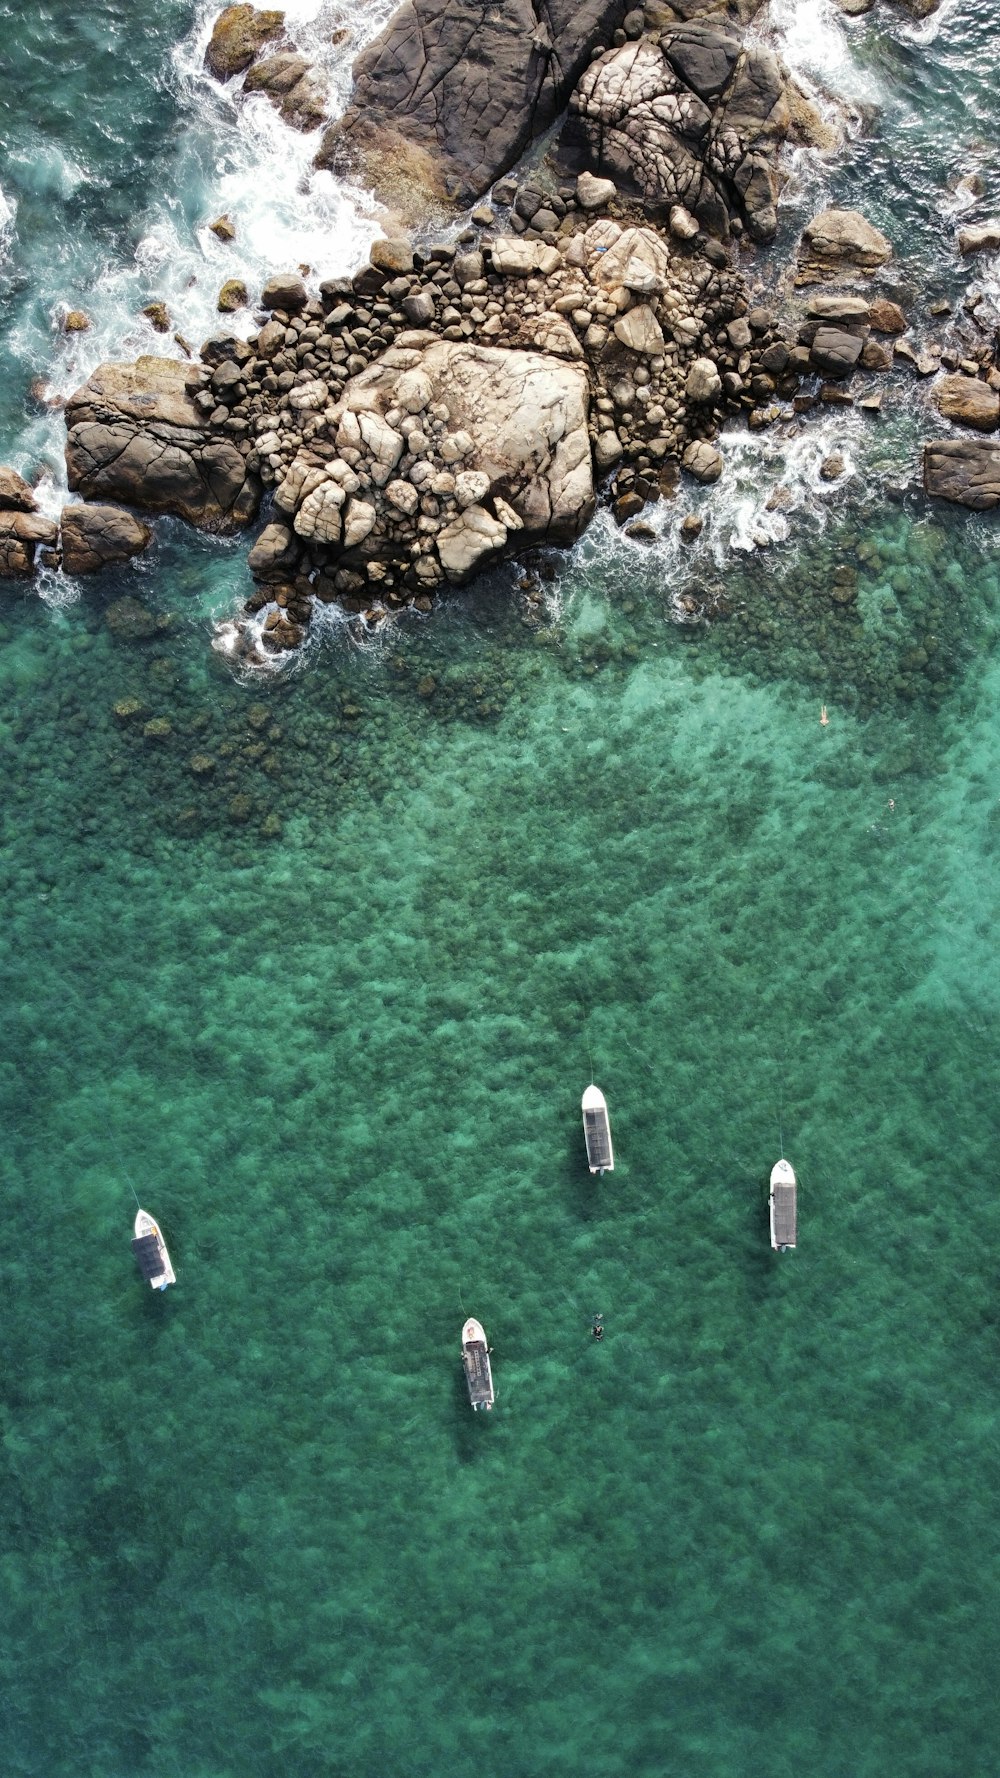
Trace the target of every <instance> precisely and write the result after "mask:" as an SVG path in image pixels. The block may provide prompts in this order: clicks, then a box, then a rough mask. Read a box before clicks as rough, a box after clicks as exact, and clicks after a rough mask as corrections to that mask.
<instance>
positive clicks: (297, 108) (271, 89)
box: [243, 51, 330, 130]
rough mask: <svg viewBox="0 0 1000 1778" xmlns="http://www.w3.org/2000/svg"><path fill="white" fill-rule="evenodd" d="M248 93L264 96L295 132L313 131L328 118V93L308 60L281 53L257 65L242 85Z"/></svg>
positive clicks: (293, 52) (317, 71)
mask: <svg viewBox="0 0 1000 1778" xmlns="http://www.w3.org/2000/svg"><path fill="white" fill-rule="evenodd" d="M243 90H244V92H246V93H264V94H265V95H266V97H267V98H269V99H270V100H271V103H272V104H273V105H274V106H276V108H277V109H278V110H279V111H280V112H281V115H282V117H283V118H284V120H285V122H286V123H287V124H290V125H291V126H292V128H293V129H295V130H313V129H315V128H316V126H317V124H319V123H321V122H322V120H323V118H324V117H325V116H326V109H327V105H328V102H329V96H330V95H329V89H328V87H327V84H326V81H325V79H324V78H323V75H322V74H321V73H320V71H319V70H318V69H317V68H314V67H313V66H312V64H311V62H310V61H309V60H308V58H307V57H306V56H302V55H299V54H297V53H296V52H295V51H279V52H278V53H277V54H276V55H270V56H264V57H262V58H261V60H260V61H259V62H255V63H254V65H253V67H252V68H251V69H250V70H249V72H248V74H247V76H246V79H245V80H244V82H243Z"/></svg>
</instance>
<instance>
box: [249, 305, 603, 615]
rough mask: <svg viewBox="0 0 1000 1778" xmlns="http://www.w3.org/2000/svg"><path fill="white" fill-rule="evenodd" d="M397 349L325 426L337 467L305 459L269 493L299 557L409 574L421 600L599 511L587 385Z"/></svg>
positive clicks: (430, 348)
mask: <svg viewBox="0 0 1000 1778" xmlns="http://www.w3.org/2000/svg"><path fill="white" fill-rule="evenodd" d="M417 337H418V339H420V337H421V336H417ZM405 342H406V336H405V335H404V336H403V340H402V342H401V344H400V346H398V347H395V348H392V349H390V350H389V351H388V352H386V353H384V354H383V356H382V357H381V358H380V360H379V361H378V363H377V364H375V365H373V366H372V367H371V369H369V370H367V371H364V372H362V374H361V375H360V376H357V377H352V378H351V380H350V381H349V382H348V383H347V385H346V387H345V389H344V392H343V395H342V397H341V400H340V401H339V402H338V403H337V405H336V406H335V407H334V408H333V409H331V410H330V412H329V414H328V415H327V416H326V425H325V428H324V431H325V433H326V435H327V436H329V437H330V438H331V439H332V440H333V443H334V445H335V448H336V451H337V453H338V454H337V455H336V456H334V457H333V458H332V459H327V460H326V461H325V462H317V461H316V460H315V453H314V452H313V451H311V450H310V449H309V448H308V447H305V448H304V449H303V450H302V452H301V453H300V454H299V455H297V456H296V457H295V458H294V459H293V461H292V463H291V465H290V467H289V469H288V471H287V473H286V474H285V475H284V477H283V479H282V481H281V482H280V483H279V485H278V486H277V488H276V489H275V494H274V503H275V506H276V507H277V508H278V511H279V512H281V513H283V514H285V515H286V516H287V517H288V519H289V520H290V521H291V526H292V529H293V531H294V532H295V534H296V535H297V536H298V537H299V538H300V539H301V540H302V542H303V543H304V544H305V545H306V546H307V548H311V549H313V550H315V548H316V546H321V555H322V559H323V560H324V561H325V562H329V563H341V562H342V563H343V564H344V565H346V566H347V567H349V568H355V569H357V568H361V569H363V570H365V571H366V572H367V570H368V568H369V567H370V566H372V565H373V564H375V563H376V562H378V561H380V560H381V561H385V562H394V561H399V560H400V559H402V560H403V561H409V562H410V564H411V566H412V569H413V573H414V577H415V580H416V582H417V583H418V585H420V586H422V587H425V588H429V587H434V586H437V585H439V584H440V583H441V581H442V580H448V581H451V582H453V583H460V582H462V581H465V580H468V579H469V578H470V576H471V575H472V574H473V573H474V572H475V571H476V570H477V569H478V568H480V567H481V566H482V565H483V563H484V560H485V559H486V558H493V559H496V558H497V557H498V556H499V555H500V553H501V552H503V550H504V549H505V548H506V546H507V544H508V540H510V541H511V542H512V543H514V544H515V545H523V544H525V543H531V542H534V543H538V542H556V543H567V542H570V541H571V540H572V539H573V538H574V537H576V536H578V535H579V533H580V531H581V530H582V529H583V527H584V525H586V523H587V522H588V520H589V519H590V516H591V514H592V512H593V509H594V488H593V479H592V473H591V459H590V440H589V437H588V431H587V417H588V416H587V407H588V388H587V378H586V374H585V372H584V371H583V370H582V369H581V368H580V367H579V366H578V365H574V364H570V363H567V362H566V361H565V360H563V359H558V358H553V357H549V356H546V355H545V354H543V353H540V352H522V351H510V350H498V349H496V348H491V347H484V346H477V345H472V344H466V343H462V344H459V343H450V342H446V341H435V342H434V343H432V344H427V343H423V342H422V341H421V343H419V344H418V343H414V344H413V345H412V346H407V345H406V343H405ZM275 546H277V547H278V548H279V549H280V550H281V551H282V554H284V551H285V549H286V548H287V545H286V544H285V541H284V540H283V539H281V538H277V537H274V536H272V538H271V540H270V541H269V546H268V547H269V550H273V549H274V548H275Z"/></svg>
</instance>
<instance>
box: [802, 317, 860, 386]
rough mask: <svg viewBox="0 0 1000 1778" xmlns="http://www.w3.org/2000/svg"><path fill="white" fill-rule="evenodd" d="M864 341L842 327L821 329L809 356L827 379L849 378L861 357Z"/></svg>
mask: <svg viewBox="0 0 1000 1778" xmlns="http://www.w3.org/2000/svg"><path fill="white" fill-rule="evenodd" d="M863 347H864V341H863V339H861V338H860V336H859V335H858V334H856V333H846V332H845V331H844V330H843V328H840V327H821V328H819V329H818V331H817V333H816V337H815V339H814V340H813V343H812V346H811V347H810V352H809V356H810V359H811V361H812V363H813V365H814V367H815V368H816V370H818V371H821V372H822V374H823V375H824V376H827V377H846V376H849V375H850V373H851V371H852V370H853V369H854V367H855V365H856V364H857V362H858V359H859V358H860V357H861V353H862V349H863Z"/></svg>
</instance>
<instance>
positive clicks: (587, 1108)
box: [583, 1081, 615, 1173]
mask: <svg viewBox="0 0 1000 1778" xmlns="http://www.w3.org/2000/svg"><path fill="white" fill-rule="evenodd" d="M583 1133H584V1135H585V1137H586V1138H587V1165H588V1167H589V1168H590V1171H591V1172H592V1173H613V1172H614V1170H615V1154H614V1149H613V1148H612V1146H611V1125H610V1123H609V1121H608V1103H607V1100H606V1099H605V1097H604V1094H603V1093H602V1092H601V1089H600V1087H595V1085H594V1083H593V1081H591V1083H590V1085H589V1087H588V1088H587V1091H586V1092H585V1093H584V1095H583Z"/></svg>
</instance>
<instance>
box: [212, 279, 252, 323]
mask: <svg viewBox="0 0 1000 1778" xmlns="http://www.w3.org/2000/svg"><path fill="white" fill-rule="evenodd" d="M249 301H250V297H249V294H248V292H247V287H246V285H245V284H244V282H243V280H242V278H227V279H226V282H225V283H224V284H223V286H222V288H221V290H220V291H219V300H218V302H217V304H216V307H217V308H218V311H219V314H220V315H232V314H235V312H236V310H237V309H245V308H246V307H247V305H248V303H249Z"/></svg>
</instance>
